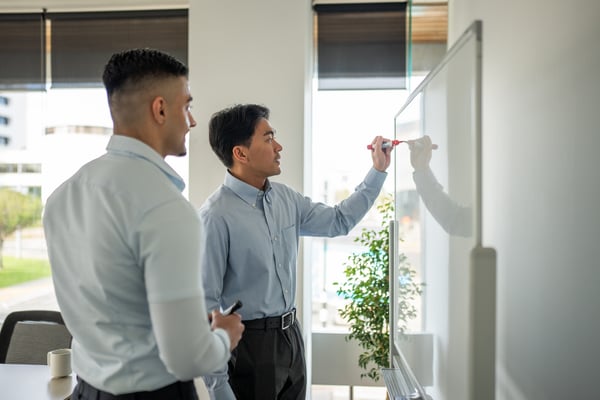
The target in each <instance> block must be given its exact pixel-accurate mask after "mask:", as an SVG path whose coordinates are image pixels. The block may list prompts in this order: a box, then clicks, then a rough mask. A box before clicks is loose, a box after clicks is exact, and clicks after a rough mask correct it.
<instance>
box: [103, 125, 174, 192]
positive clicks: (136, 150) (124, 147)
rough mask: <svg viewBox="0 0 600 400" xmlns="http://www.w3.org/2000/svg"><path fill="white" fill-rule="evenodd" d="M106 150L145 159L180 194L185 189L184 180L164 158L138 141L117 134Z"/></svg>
mask: <svg viewBox="0 0 600 400" xmlns="http://www.w3.org/2000/svg"><path fill="white" fill-rule="evenodd" d="M106 150H107V151H108V152H109V153H119V154H123V155H126V156H129V157H138V158H143V159H144V160H147V161H149V162H151V163H152V164H154V165H156V166H157V167H158V168H159V169H160V170H161V171H162V172H163V173H164V174H165V175H166V176H167V178H169V180H170V181H171V182H172V183H173V184H174V185H175V186H176V187H177V189H179V191H180V192H182V191H183V189H185V182H184V181H183V179H182V178H181V177H180V176H179V174H178V173H177V172H175V170H174V169H173V168H171V166H170V165H169V164H167V163H166V161H165V160H164V158H162V157H161V155H160V154H158V153H157V152H156V150H154V149H153V148H151V147H150V146H148V145H147V144H145V143H143V142H141V141H139V140H137V139H134V138H132V137H129V136H123V135H117V134H115V135H112V136H111V138H110V140H109V141H108V145H107V146H106Z"/></svg>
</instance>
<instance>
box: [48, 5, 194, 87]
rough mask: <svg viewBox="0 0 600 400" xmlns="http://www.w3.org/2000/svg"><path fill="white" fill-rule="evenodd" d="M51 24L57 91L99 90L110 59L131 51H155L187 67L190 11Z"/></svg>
mask: <svg viewBox="0 0 600 400" xmlns="http://www.w3.org/2000/svg"><path fill="white" fill-rule="evenodd" d="M48 19H49V21H50V26H51V38H50V41H51V43H50V48H51V55H50V57H51V82H52V87H53V88H61V87H95V86H98V87H101V86H102V71H103V69H104V66H105V65H106V62H107V61H108V59H109V58H110V56H111V55H112V54H113V53H115V52H118V51H123V50H127V49H131V48H144V47H151V48H155V49H158V50H161V51H164V52H167V53H169V54H171V55H172V56H174V57H176V58H178V59H179V60H180V61H182V62H184V63H186V64H187V53H188V11H187V10H161V11H139V12H137V11H136V12H104V13H100V12H94V13H53V14H49V15H48Z"/></svg>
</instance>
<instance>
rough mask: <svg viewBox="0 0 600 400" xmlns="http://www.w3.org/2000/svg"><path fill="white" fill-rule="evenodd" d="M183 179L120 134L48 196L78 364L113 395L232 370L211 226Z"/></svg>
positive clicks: (62, 302)
mask: <svg viewBox="0 0 600 400" xmlns="http://www.w3.org/2000/svg"><path fill="white" fill-rule="evenodd" d="M184 186H185V185H184V183H183V181H182V179H181V178H180V177H179V176H178V175H177V173H176V172H175V171H174V170H173V169H172V168H171V167H170V166H169V165H168V164H167V163H166V162H165V161H164V159H163V158H162V157H161V156H160V155H159V154H158V153H156V152H155V151H154V150H153V149H152V148H150V147H149V146H147V145H146V144H144V143H142V142H140V141H138V140H135V139H132V138H129V137H125V136H120V135H113V136H112V138H111V139H110V142H109V144H108V146H107V153H106V154H105V155H103V156H102V157H100V158H98V159H96V160H93V161H91V162H90V163H88V164H86V165H85V166H83V167H82V168H81V169H80V170H79V171H78V172H77V173H76V174H75V175H74V176H73V177H71V178H70V179H68V180H67V181H66V182H65V183H63V184H62V185H61V186H60V187H59V188H58V189H57V190H56V191H55V192H54V193H53V194H52V195H51V196H50V198H49V199H48V202H47V204H46V207H45V211H44V229H45V233H46V240H47V243H48V253H49V258H50V264H51V267H52V275H53V280H54V285H55V289H56V296H57V300H58V304H59V307H60V310H61V312H62V315H63V318H64V320H65V323H66V325H67V327H68V329H69V330H70V332H71V333H72V335H73V346H72V347H73V370H74V371H75V372H76V373H77V375H79V376H80V377H81V378H82V379H84V380H85V381H87V382H88V383H89V384H91V385H92V386H94V387H96V388H97V389H100V390H104V391H107V392H109V393H113V394H122V393H130V392H136V391H148V390H155V389H158V388H160V387H163V386H166V385H169V384H171V383H173V382H175V381H177V380H189V379H191V378H193V377H196V376H199V375H203V374H206V373H210V372H212V371H215V370H218V369H222V368H224V367H225V366H226V362H227V360H228V359H229V344H230V341H229V337H228V336H227V334H226V332H225V331H223V330H221V329H216V330H215V331H211V330H210V325H209V322H208V316H207V313H206V306H205V302H204V292H203V289H202V281H201V276H200V270H199V256H200V249H199V248H198V243H199V242H200V241H201V236H202V233H201V228H200V223H199V221H198V218H197V215H196V212H195V210H194V208H193V207H192V205H191V204H190V203H189V202H188V201H187V200H186V199H185V198H184V197H183V196H182V195H181V190H183V188H184Z"/></svg>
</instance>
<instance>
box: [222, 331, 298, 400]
mask: <svg viewBox="0 0 600 400" xmlns="http://www.w3.org/2000/svg"><path fill="white" fill-rule="evenodd" d="M245 325H246V329H245V330H244V334H243V335H242V340H241V341H240V343H239V344H238V346H237V348H236V349H235V350H234V351H233V352H232V354H231V359H230V361H229V384H230V385H231V388H232V389H233V392H234V393H235V396H236V398H237V399H238V400H305V399H306V362H305V359H304V342H303V341H302V333H301V330H300V326H299V325H298V323H294V324H293V325H291V326H290V327H289V328H287V329H281V328H280V327H264V328H262V329H261V328H258V329H257V328H253V327H252V324H246V322H245Z"/></svg>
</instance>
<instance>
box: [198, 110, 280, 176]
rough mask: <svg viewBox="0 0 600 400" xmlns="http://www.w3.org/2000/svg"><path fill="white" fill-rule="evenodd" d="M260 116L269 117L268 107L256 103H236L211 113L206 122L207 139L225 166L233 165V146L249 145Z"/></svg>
mask: <svg viewBox="0 0 600 400" xmlns="http://www.w3.org/2000/svg"><path fill="white" fill-rule="evenodd" d="M261 118H265V119H269V109H268V108H267V107H265V106H261V105H258V104H237V105H235V106H232V107H229V108H226V109H224V110H221V111H218V112H216V113H214V114H213V115H212V117H211V118H210V121H209V122H208V140H209V142H210V147H212V149H213V151H214V152H215V154H216V155H217V157H219V159H220V160H221V162H222V163H223V164H224V165H225V167H227V168H230V167H231V166H232V165H233V154H232V152H233V148H234V147H235V146H239V145H241V144H243V145H245V146H250V142H251V138H252V135H253V134H254V130H255V129H256V125H257V124H258V122H259V121H260V119H261Z"/></svg>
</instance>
